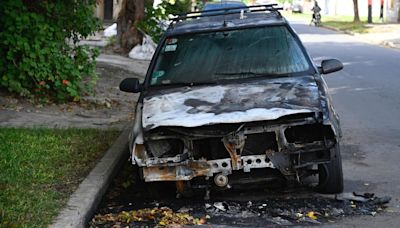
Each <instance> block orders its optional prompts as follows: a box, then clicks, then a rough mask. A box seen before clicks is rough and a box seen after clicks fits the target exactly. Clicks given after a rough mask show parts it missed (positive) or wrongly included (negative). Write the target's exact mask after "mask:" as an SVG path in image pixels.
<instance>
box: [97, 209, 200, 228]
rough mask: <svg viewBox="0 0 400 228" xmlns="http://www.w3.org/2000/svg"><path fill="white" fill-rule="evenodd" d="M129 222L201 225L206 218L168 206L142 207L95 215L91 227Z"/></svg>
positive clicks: (157, 224) (162, 224)
mask: <svg viewBox="0 0 400 228" xmlns="http://www.w3.org/2000/svg"><path fill="white" fill-rule="evenodd" d="M110 222H111V223H120V224H130V223H135V222H144V223H146V222H151V223H152V224H155V225H156V226H171V225H201V224H205V223H207V218H206V217H202V218H194V217H193V216H191V215H189V214H188V213H180V212H174V211H173V210H172V209H171V208H168V207H155V208H144V209H139V210H132V211H121V212H120V213H117V214H112V213H109V214H105V215H95V216H94V218H93V220H92V223H91V227H97V226H99V225H102V224H106V223H110Z"/></svg>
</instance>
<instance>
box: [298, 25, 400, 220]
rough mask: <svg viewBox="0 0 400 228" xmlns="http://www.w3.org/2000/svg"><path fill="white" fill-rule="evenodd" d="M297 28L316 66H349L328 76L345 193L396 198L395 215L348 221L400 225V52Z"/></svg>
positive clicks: (311, 29) (355, 39)
mask: <svg viewBox="0 0 400 228" xmlns="http://www.w3.org/2000/svg"><path fill="white" fill-rule="evenodd" d="M292 26H293V27H294V29H295V30H296V32H297V33H298V34H299V35H300V38H301V40H302V41H303V42H304V44H305V45H306V48H307V50H308V51H309V53H310V55H311V57H312V58H313V59H314V60H315V61H316V62H320V61H321V60H323V59H327V58H337V59H339V60H341V61H342V62H343V64H344V69H343V70H342V71H340V72H337V73H333V74H329V75H326V76H324V78H325V80H326V81H327V84H328V86H329V88H330V92H331V95H332V97H333V103H334V106H335V109H336V111H337V112H338V113H339V115H340V118H341V126H342V130H343V140H342V145H341V148H342V157H343V169H344V178H345V191H346V192H352V191H357V192H373V193H376V194H378V195H390V196H392V201H391V203H390V204H389V205H390V207H391V208H392V209H393V210H394V211H395V213H393V214H392V215H390V214H387V215H384V216H382V217H380V218H371V217H360V218H356V219H354V218H351V219H345V220H344V221H343V223H344V224H347V225H356V226H361V225H362V224H364V225H367V226H368V227H370V226H374V223H377V224H380V225H383V224H386V225H394V226H398V223H399V222H400V218H399V217H398V214H397V213H399V211H400V202H399V200H400V178H399V174H400V165H399V163H400V121H399V119H400V88H399V87H400V51H399V50H395V49H389V48H385V47H380V46H376V45H371V44H367V43H364V42H362V41H360V40H358V39H357V38H355V37H353V36H349V35H345V34H340V33H337V32H334V31H331V30H327V29H324V28H316V27H311V26H308V25H305V24H304V23H300V22H292ZM396 224H397V225H396Z"/></svg>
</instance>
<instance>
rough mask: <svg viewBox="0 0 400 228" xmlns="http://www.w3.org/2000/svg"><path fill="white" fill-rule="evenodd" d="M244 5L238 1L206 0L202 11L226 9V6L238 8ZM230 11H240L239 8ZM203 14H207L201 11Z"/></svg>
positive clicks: (244, 5)
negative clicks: (216, 0) (215, 0)
mask: <svg viewBox="0 0 400 228" xmlns="http://www.w3.org/2000/svg"><path fill="white" fill-rule="evenodd" d="M240 7H246V4H245V3H243V2H240V1H218V2H207V3H206V4H205V5H204V9H203V10H204V11H208V10H218V9H228V8H240ZM231 11H232V12H236V11H238V12H240V9H232V10H231ZM203 14H207V12H206V13H203Z"/></svg>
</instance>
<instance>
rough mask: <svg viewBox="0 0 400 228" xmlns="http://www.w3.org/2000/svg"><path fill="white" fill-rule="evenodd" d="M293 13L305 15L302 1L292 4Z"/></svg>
mask: <svg viewBox="0 0 400 228" xmlns="http://www.w3.org/2000/svg"><path fill="white" fill-rule="evenodd" d="M292 12H293V13H303V2H302V1H294V2H293V4H292Z"/></svg>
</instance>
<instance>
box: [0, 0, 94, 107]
mask: <svg viewBox="0 0 400 228" xmlns="http://www.w3.org/2000/svg"><path fill="white" fill-rule="evenodd" d="M95 4H96V1H95V0H85V1H76V0H50V1H48V0H3V1H2V3H1V4H0V31H2V32H1V33H0V76H1V78H0V87H4V88H7V89H8V90H9V91H10V92H14V93H17V94H19V95H21V96H28V97H32V96H34V95H39V96H40V97H41V98H45V99H47V100H54V101H58V102H63V101H68V100H72V99H73V100H79V98H80V96H81V94H82V93H83V92H86V91H88V92H90V91H91V89H92V88H93V85H94V83H95V81H96V75H95V58H96V57H97V56H98V54H99V52H98V50H97V49H91V48H89V47H84V46H78V45H77V42H78V41H79V39H80V38H82V37H87V36H89V35H91V34H93V32H94V31H96V30H98V28H99V27H100V23H99V21H98V19H97V18H95V17H94V16H93V12H94V7H95Z"/></svg>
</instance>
